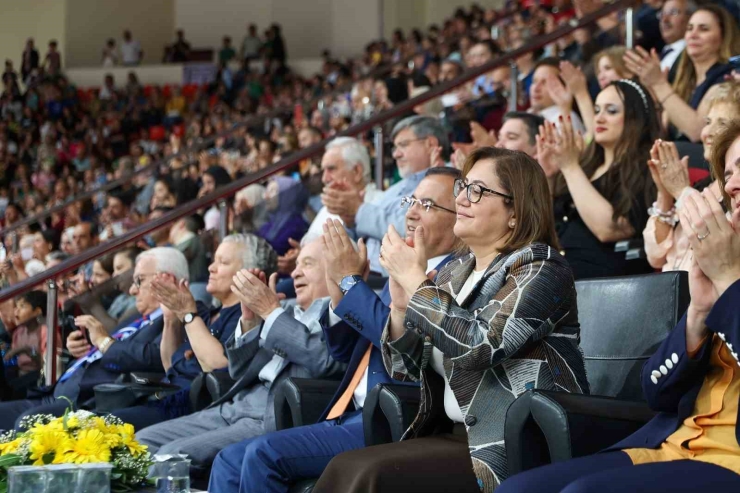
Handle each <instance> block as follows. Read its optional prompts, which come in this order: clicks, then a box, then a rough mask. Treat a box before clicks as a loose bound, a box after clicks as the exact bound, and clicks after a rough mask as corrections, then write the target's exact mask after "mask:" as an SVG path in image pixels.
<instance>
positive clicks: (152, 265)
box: [0, 248, 188, 430]
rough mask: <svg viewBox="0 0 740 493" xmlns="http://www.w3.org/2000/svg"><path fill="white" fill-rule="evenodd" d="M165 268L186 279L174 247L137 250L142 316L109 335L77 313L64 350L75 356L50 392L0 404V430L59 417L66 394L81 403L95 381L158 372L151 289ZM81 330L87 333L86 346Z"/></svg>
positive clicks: (157, 320) (158, 325)
mask: <svg viewBox="0 0 740 493" xmlns="http://www.w3.org/2000/svg"><path fill="white" fill-rule="evenodd" d="M157 273H167V274H169V275H172V276H173V277H174V278H175V279H177V280H178V281H179V280H180V279H183V278H187V275H188V273H187V263H186V261H185V258H184V257H182V255H181V254H180V253H179V252H177V251H176V250H174V249H172V248H165V249H152V250H149V251H147V252H144V253H143V254H141V255H139V256H138V257H137V259H136V267H135V269H134V283H133V285H132V287H131V295H132V296H135V297H136V309H137V310H138V311H139V313H140V314H141V316H142V318H138V319H136V320H129V321H127V322H125V323H122V324H120V325H119V329H118V330H117V331H115V332H113V333H112V334H111V335H109V334H108V333H107V332H106V331H105V330H104V329H103V326H102V324H101V323H100V322H98V321H97V320H95V318H93V317H91V316H89V315H83V316H80V317H77V318H75V323H76V324H77V326H78V327H79V330H76V331H74V332H72V333H71V334H69V336H68V337H67V349H68V350H69V352H70V353H71V354H72V356H73V357H75V358H77V359H76V360H75V361H74V362H73V363H72V364H71V365H70V366H69V367H68V368H67V371H66V372H65V373H64V374H63V375H62V376H61V377H60V379H59V381H58V382H57V384H56V385H55V386H54V388H53V389H51V391H50V393H49V394H48V395H44V396H43V397H40V398H35V399H26V400H20V401H12V402H3V403H0V429H5V430H11V429H13V428H14V427H16V426H18V424H19V422H20V420H21V419H22V417H23V416H30V415H33V414H47V413H48V414H52V415H55V416H61V415H62V414H64V411H65V410H66V409H67V407H68V406H69V404H68V402H66V401H65V400H63V399H59V398H60V397H61V396H64V397H66V398H68V399H70V400H71V401H72V402H73V403H75V405H77V406H80V405H83V404H85V403H87V402H88V401H89V400H90V399H92V398H93V386H95V385H97V384H100V383H112V382H113V381H115V380H116V379H117V378H118V377H119V376H120V374H121V373H122V372H131V371H145V372H146V371H150V372H157V371H159V372H161V371H162V360H161V358H160V355H159V343H158V341H159V338H160V336H161V332H162V325H163V320H162V316H161V315H162V311H161V310H160V309H159V302H158V301H157V299H156V298H155V297H154V293H153V292H152V289H151V279H152V278H153V277H154V276H155V275H156V274H157ZM84 331H87V333H88V334H89V338H90V341H91V342H92V345H90V344H89V343H88V342H87V340H86V337H85V334H84Z"/></svg>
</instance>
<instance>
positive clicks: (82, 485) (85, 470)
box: [76, 463, 113, 493]
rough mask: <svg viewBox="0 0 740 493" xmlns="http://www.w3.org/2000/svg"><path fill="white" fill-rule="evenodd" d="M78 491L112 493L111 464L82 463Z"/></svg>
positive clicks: (77, 492) (81, 492)
mask: <svg viewBox="0 0 740 493" xmlns="http://www.w3.org/2000/svg"><path fill="white" fill-rule="evenodd" d="M78 467H79V472H78V474H79V476H78V482H77V490H76V493H110V473H111V470H112V469H113V466H112V465H111V464H106V463H101V464H81V465H80V466H78Z"/></svg>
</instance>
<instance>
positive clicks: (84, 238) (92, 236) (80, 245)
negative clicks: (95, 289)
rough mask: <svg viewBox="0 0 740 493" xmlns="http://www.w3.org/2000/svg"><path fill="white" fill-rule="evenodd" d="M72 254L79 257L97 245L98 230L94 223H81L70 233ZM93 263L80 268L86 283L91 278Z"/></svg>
mask: <svg viewBox="0 0 740 493" xmlns="http://www.w3.org/2000/svg"><path fill="white" fill-rule="evenodd" d="M72 244H73V248H74V249H73V252H74V254H75V255H79V254H80V253H82V252H84V251H85V250H87V249H88V248H90V247H92V246H95V245H97V244H98V229H97V227H96V226H95V224H94V223H92V222H89V221H83V222H81V223H80V224H78V225H77V226H75V229H74V231H73V233H72ZM92 268H93V263H92V262H89V263H87V264H85V265H84V266H83V267H82V271H83V272H84V274H85V279H87V280H88V281H89V280H90V278H91V277H92Z"/></svg>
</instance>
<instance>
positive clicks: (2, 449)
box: [0, 438, 25, 455]
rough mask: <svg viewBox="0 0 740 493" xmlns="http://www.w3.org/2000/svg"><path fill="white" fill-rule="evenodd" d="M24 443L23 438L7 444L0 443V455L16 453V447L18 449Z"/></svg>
mask: <svg viewBox="0 0 740 493" xmlns="http://www.w3.org/2000/svg"><path fill="white" fill-rule="evenodd" d="M24 441H25V439H24V438H16V439H15V440H13V441H10V442H7V443H0V455H5V454H14V453H16V452H17V451H18V447H20V446H21V445H22V444H23V442H24Z"/></svg>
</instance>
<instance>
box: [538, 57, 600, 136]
mask: <svg viewBox="0 0 740 493" xmlns="http://www.w3.org/2000/svg"><path fill="white" fill-rule="evenodd" d="M559 65H560V61H559V60H558V59H557V58H543V59H542V60H540V61H539V62H537V65H536V67H535V69H534V74H533V76H532V85H531V86H530V87H529V102H530V105H531V106H530V108H529V112H530V113H534V114H536V115H540V116H541V117H542V118H544V119H545V120H547V121H549V122H552V123H554V124H556V125H559V124H560V118H561V117H565V116H567V114H568V112H569V113H570V117H571V119H572V121H573V128H574V129H575V130H576V131H579V132H581V133H584V132H585V131H586V127H584V125H583V122H582V121H581V118H580V117H579V116H578V114H577V113H576V112H575V111H572V110H570V109H568V112H566V110H565V109H564V108H561V107H560V106H558V105H557V104H556V102H555V100H554V99H553V97H552V95H551V94H550V91H549V90H548V88H547V80H548V79H549V78H550V77H556V78H559V77H560V66H559ZM563 113H565V114H563Z"/></svg>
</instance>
